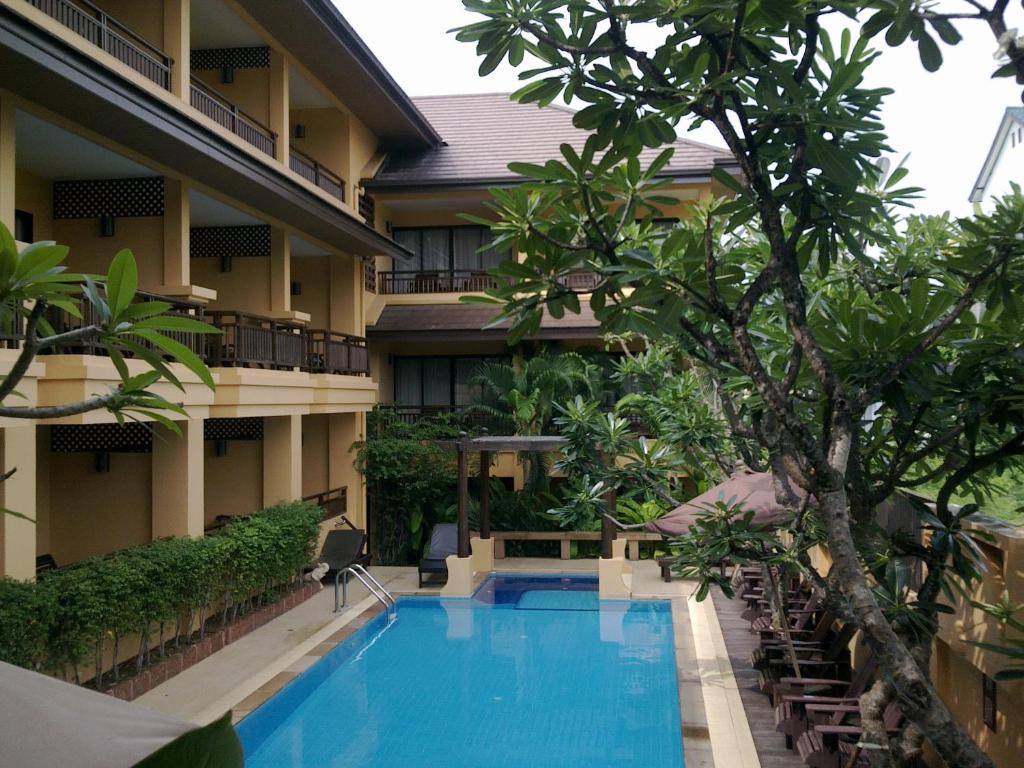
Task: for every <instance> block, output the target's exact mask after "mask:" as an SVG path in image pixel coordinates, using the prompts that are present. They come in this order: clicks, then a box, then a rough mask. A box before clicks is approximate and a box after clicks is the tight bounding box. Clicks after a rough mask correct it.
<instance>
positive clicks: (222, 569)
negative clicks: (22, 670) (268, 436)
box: [0, 502, 323, 687]
mask: <svg viewBox="0 0 1024 768" xmlns="http://www.w3.org/2000/svg"><path fill="white" fill-rule="evenodd" d="M322 519H323V510H321V509H320V508H319V507H317V506H315V505H312V504H306V503H299V502H296V503H290V504H281V505H279V506H276V507H270V508H268V509H264V510H261V511H259V512H256V513H254V514H252V515H249V516H246V517H244V518H239V519H237V520H233V521H231V522H229V523H228V524H227V525H225V526H224V528H222V529H221V530H220V531H218V532H217V533H216V534H213V535H210V536H206V537H204V538H201V539H160V540H158V541H153V542H151V543H149V544H144V545H142V546H139V547H132V548H131V549H126V550H122V551H120V552H117V553H114V554H111V555H107V556H105V557H99V558H94V559H92V560H86V561H83V562H81V563H78V564H76V565H74V566H72V567H70V568H65V569H61V570H57V571H52V572H49V573H44V574H43V575H42V576H40V578H39V580H38V581H36V582H35V583H24V582H17V581H12V580H9V579H4V580H0V660H3V661H6V662H9V663H11V664H17V665H19V666H22V667H27V668H29V669H36V670H42V671H47V672H53V673H60V674H69V673H70V675H69V676H74V677H75V678H76V679H77V676H78V669H79V668H81V667H82V666H84V665H93V666H94V669H95V682H96V686H97V687H102V686H103V682H104V681H103V666H104V665H103V661H102V660H103V654H104V651H110V650H111V648H113V649H115V651H118V650H120V644H121V641H122V639H123V638H125V637H126V636H129V635H137V636H138V637H139V645H138V647H137V649H136V650H137V655H136V666H137V667H138V668H139V669H141V668H142V667H143V666H145V664H146V663H147V661H148V658H149V654H150V652H151V646H154V645H156V647H157V651H158V653H160V654H163V653H164V650H165V646H166V643H167V642H171V643H173V644H174V645H180V644H181V642H182V641H185V642H187V641H189V640H190V639H191V636H192V631H191V629H192V627H193V625H194V624H195V623H196V620H197V619H198V622H199V627H200V629H199V633H200V635H202V634H203V633H204V632H205V628H206V624H207V622H208V620H209V618H208V617H209V614H210V612H211V611H213V610H217V609H219V610H220V611H221V614H220V616H219V619H220V620H221V621H222V622H224V621H228V620H229V619H233V618H235V617H237V615H238V614H239V613H240V612H245V611H246V610H249V609H251V608H252V607H254V606H255V605H257V604H260V603H264V602H266V601H267V600H269V599H271V598H272V597H274V596H275V595H276V594H277V593H278V592H280V591H281V590H282V589H283V588H284V587H286V586H287V585H289V584H291V583H293V582H295V581H296V580H297V579H298V578H300V577H301V572H302V568H303V567H304V566H306V565H308V564H309V563H310V561H311V560H312V558H313V556H314V554H315V551H314V550H315V547H316V544H317V540H318V536H319V526H320V521H321V520H322ZM113 676H114V678H115V679H117V677H118V676H119V670H118V669H117V668H116V667H115V668H114V670H113Z"/></svg>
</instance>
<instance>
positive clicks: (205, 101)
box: [190, 77, 277, 157]
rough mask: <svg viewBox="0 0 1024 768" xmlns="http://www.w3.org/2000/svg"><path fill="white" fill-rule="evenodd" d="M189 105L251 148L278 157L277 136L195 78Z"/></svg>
mask: <svg viewBox="0 0 1024 768" xmlns="http://www.w3.org/2000/svg"><path fill="white" fill-rule="evenodd" d="M190 102H191V104H192V106H193V107H194V108H195V109H197V110H199V111H200V112H202V113H203V114H204V115H206V116H207V117H208V118H210V119H211V120H213V121H214V122H215V123H217V124H218V125H221V126H223V127H224V128H227V129H228V130H229V131H231V132H232V133H233V134H235V135H236V136H238V137H239V138H240V139H242V140H243V141H246V142H248V143H249V144H252V145H253V146H254V147H256V149H258V150H259V151H260V152H262V153H264V154H265V155H269V156H270V157H274V156H275V153H276V150H277V134H275V133H274V132H273V131H271V130H270V129H269V128H267V127H266V126H265V125H263V124H262V123H260V122H259V121H258V120H256V118H254V117H250V116H249V115H247V114H246V113H245V112H243V111H242V110H240V109H239V108H238V107H236V106H235V105H234V104H232V103H231V102H230V101H229V100H228V99H227V98H225V97H224V96H223V95H221V94H220V93H218V92H217V91H215V90H214V89H213V88H211V87H210V86H208V85H207V84H206V83H204V82H203V81H201V80H199V79H197V78H195V77H193V78H192V88H191V97H190Z"/></svg>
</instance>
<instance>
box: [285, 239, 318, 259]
mask: <svg viewBox="0 0 1024 768" xmlns="http://www.w3.org/2000/svg"><path fill="white" fill-rule="evenodd" d="M288 241H289V244H290V245H291V248H292V256H326V255H327V251H325V250H324V249H323V248H321V247H320V246H318V245H314V244H313V243H311V242H309V241H308V240H303V239H302V238H301V237H296V236H295V235H292V236H291V237H289V238H288Z"/></svg>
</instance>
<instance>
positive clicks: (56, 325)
mask: <svg viewBox="0 0 1024 768" xmlns="http://www.w3.org/2000/svg"><path fill="white" fill-rule="evenodd" d="M152 301H161V302H166V303H167V304H170V305H171V309H170V310H168V311H167V312H165V313H164V314H165V315H167V316H170V317H187V318H189V319H191V320H199V321H200V322H204V321H205V320H206V316H205V311H206V310H205V308H204V307H203V305H202V304H198V303H196V302H192V301H182V300H180V299H173V298H170V297H168V296H161V295H160V294H158V293H148V292H146V291H137V292H136V294H135V302H134V303H136V304H141V303H146V302H152ZM80 309H81V314H82V316H81V317H75V316H74V315H72V314H70V313H68V312H65V311H64V310H62V309H58V308H57V307H50V308H49V311H48V313H47V319H48V320H49V321H50V324H51V325H52V326H53V330H54V332H55V333H67V332H68V331H74V330H77V329H79V328H85V327H87V326H90V325H100V324H102V322H103V321H102V318H100V316H99V315H98V314H97V313H96V310H95V308H94V307H93V305H92V304H91V303H89V302H87V301H85V302H82V305H81V308H80ZM160 333H161V334H163V335H164V336H167V337H169V338H172V339H174V340H175V341H177V342H178V343H180V344H183V345H184V346H185V347H187V348H188V349H189V350H191V351H192V352H195V353H196V354H197V355H198V356H199V357H200V358H205V356H206V338H207V334H203V333H195V332H194V331H161V332H160ZM128 340H129V341H132V342H134V343H136V344H139V345H140V346H143V347H146V348H147V349H152V350H153V351H154V352H156V353H158V354H160V355H161V356H163V357H170V356H169V355H168V354H167V353H165V352H164V351H163V350H161V349H160V348H158V347H156V346H154V345H153V344H152V343H150V342H148V341H146V340H145V339H142V338H139V337H134V336H129V337H128ZM106 353H107V350H106V347H104V346H103V344H101V343H100V342H99V341H98V340H96V339H78V340H75V341H73V342H70V343H68V344H58V345H56V346H51V347H47V348H46V349H44V350H43V352H42V354H49V355H105V354H106ZM125 355H126V356H127V357H130V356H131V354H130V353H127V352H126V353H125Z"/></svg>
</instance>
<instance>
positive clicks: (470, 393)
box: [395, 355, 509, 408]
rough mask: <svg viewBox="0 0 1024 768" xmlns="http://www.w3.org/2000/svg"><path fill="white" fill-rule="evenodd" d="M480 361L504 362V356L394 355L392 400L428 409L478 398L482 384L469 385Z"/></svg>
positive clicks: (477, 399) (455, 404)
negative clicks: (393, 390) (393, 393)
mask: <svg viewBox="0 0 1024 768" xmlns="http://www.w3.org/2000/svg"><path fill="white" fill-rule="evenodd" d="M483 362H496V363H508V362H509V358H508V357H490V356H488V357H484V356H474V355H459V356H435V357H396V358H395V402H396V403H397V404H398V405H405V406H427V407H431V408H439V407H446V408H450V407H452V406H454V407H463V406H467V405H472V404H473V403H476V402H478V401H479V400H480V397H481V396H482V395H483V387H481V386H479V385H474V384H472V379H473V377H474V376H475V375H476V371H477V368H478V367H479V366H480V364H481V363H483Z"/></svg>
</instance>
